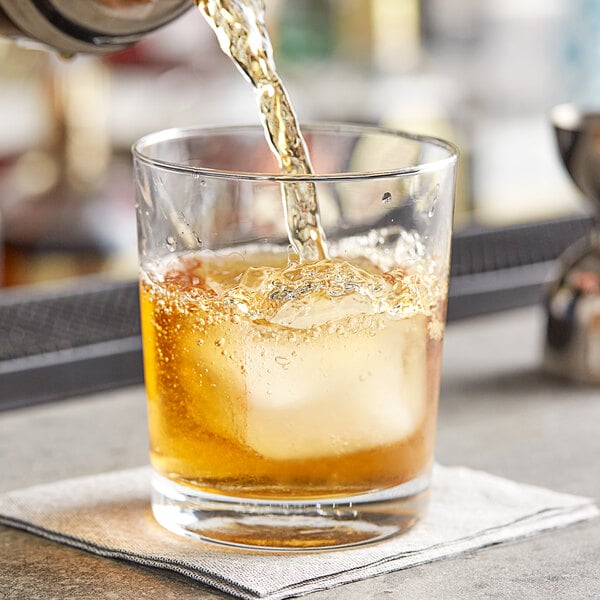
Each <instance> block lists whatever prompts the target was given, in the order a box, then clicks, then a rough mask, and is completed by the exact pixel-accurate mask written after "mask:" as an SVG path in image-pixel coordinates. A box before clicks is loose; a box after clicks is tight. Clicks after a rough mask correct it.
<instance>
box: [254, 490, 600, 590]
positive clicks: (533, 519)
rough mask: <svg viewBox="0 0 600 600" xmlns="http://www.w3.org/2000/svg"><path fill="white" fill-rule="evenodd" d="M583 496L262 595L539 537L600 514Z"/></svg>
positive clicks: (316, 587)
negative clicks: (576, 502)
mask: <svg viewBox="0 0 600 600" xmlns="http://www.w3.org/2000/svg"><path fill="white" fill-rule="evenodd" d="M582 500H583V501H585V503H582V504H581V505H578V506H574V507H567V508H563V507H560V508H552V509H547V510H544V511H542V512H540V513H537V514H535V515H529V516H528V517H525V518H523V519H521V520H518V521H513V522H511V523H507V524H505V525H502V526H500V527H494V528H492V529H489V530H482V531H480V532H479V533H477V534H476V535H472V536H468V537H465V538H460V539H458V540H454V541H452V542H445V543H442V544H439V545H435V546H430V547H428V548H423V550H418V551H416V552H407V553H403V554H399V555H396V556H390V557H387V558H383V559H380V560H378V561H376V562H373V563H371V564H368V565H363V566H360V567H356V568H355V569H348V570H345V571H341V572H339V573H336V574H333V575H328V576H324V577H318V578H314V579H307V580H305V581H303V582H302V583H298V584H292V585H290V586H286V587H284V588H281V589H280V590H277V591H276V592H272V593H269V594H267V595H264V596H260V597H261V598H264V599H265V600H284V599H286V598H292V597H297V596H304V595H306V594H309V593H313V592H317V591H323V590H328V589H331V588H334V587H338V586H341V585H344V584H348V583H354V582H357V581H363V580H366V579H369V578H371V577H377V576H379V575H384V574H386V573H393V572H398V571H403V570H405V569H409V568H412V567H418V566H421V565H424V564H429V563H433V562H437V561H439V560H443V559H446V558H454V557H457V556H460V555H461V554H467V553H469V552H474V551H476V550H480V549H483V548H489V547H491V546H497V545H499V544H503V543H507V542H511V541H516V542H520V541H521V540H526V539H528V538H532V537H535V536H537V535H538V534H543V533H547V532H549V531H552V530H556V529H560V528H563V527H567V526H569V525H574V524H576V523H581V522H583V521H588V520H590V519H594V518H597V517H598V516H600V509H599V508H598V506H597V505H596V504H595V502H594V500H592V499H590V498H582ZM532 523H533V524H535V529H531V527H532Z"/></svg>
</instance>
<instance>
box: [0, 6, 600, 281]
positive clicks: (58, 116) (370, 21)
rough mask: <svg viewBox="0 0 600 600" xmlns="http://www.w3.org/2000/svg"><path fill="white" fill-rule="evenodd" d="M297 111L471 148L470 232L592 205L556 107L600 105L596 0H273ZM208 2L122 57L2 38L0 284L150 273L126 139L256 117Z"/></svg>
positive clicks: (306, 117) (464, 204) (466, 154)
mask: <svg viewBox="0 0 600 600" xmlns="http://www.w3.org/2000/svg"><path fill="white" fill-rule="evenodd" d="M267 16H268V21H269V27H270V31H271V35H272V38H273V42H274V46H275V53H276V60H277V63H278V68H279V72H280V75H281V76H282V78H283V80H284V81H285V82H286V85H287V87H288V89H289V91H290V93H291V96H292V99H293V101H294V103H295V106H296V110H297V112H298V114H299V117H300V120H301V121H304V122H309V121H324V120H335V121H353V122H360V123H373V124H383V125H387V126H392V127H397V128H401V129H404V130H408V131H411V132H417V133H425V134H432V135H437V136H441V137H444V138H446V139H449V140H451V141H453V142H455V143H456V144H457V145H458V146H459V147H460V148H461V152H462V156H461V162H460V169H459V171H460V173H459V190H458V197H457V204H456V223H455V225H456V230H457V231H461V230H469V229H474V228H475V229H476V228H481V229H485V228H498V227H506V226H512V225H518V224H523V223H532V222H538V221H547V220H552V219H558V218H562V217H565V216H569V215H580V214H583V213H586V212H591V209H590V207H589V206H588V205H587V203H586V202H585V201H584V199H583V198H582V197H581V194H580V193H579V192H578V191H577V190H576V189H575V188H574V186H573V184H572V183H571V182H570V180H569V179H568V176H567V175H566V172H565V171H564V170H563V167H562V165H561V163H560V159H559V157H558V153H557V150H556V145H555V141H554V136H553V133H552V128H551V125H550V123H549V110H550V108H551V107H552V106H554V105H555V104H558V103H561V102H566V101H568V102H575V103H577V104H580V105H583V106H588V107H594V101H595V100H596V99H597V98H600V68H598V65H599V64H600V63H599V60H600V3H599V2H597V1H596V0H527V1H526V2H523V0H504V1H503V2H497V1H495V0H453V1H452V2H448V1H447V0H267ZM257 122H258V111H257V108H256V105H255V102H254V98H253V95H252V92H251V89H250V86H249V84H247V83H246V82H245V81H243V80H242V78H241V77H240V75H239V74H238V73H237V71H236V70H235V69H234V68H233V66H232V65H231V64H230V63H229V62H228V60H227V59H226V58H225V57H224V56H223V55H222V54H221V52H220V50H219V49H218V46H217V43H216V40H215V39H214V35H213V33H212V32H211V31H210V30H209V28H208V26H207V25H206V23H205V22H204V19H203V18H202V16H201V15H200V14H198V12H197V11H196V10H194V9H192V10H190V11H189V12H187V13H186V14H185V15H184V16H183V17H181V18H180V19H178V20H177V21H176V22H174V23H172V24H171V25H169V26H167V27H165V28H163V29H161V30H160V31H158V32H156V33H154V34H152V35H150V36H149V37H147V38H146V39H145V40H144V41H143V42H142V43H140V44H138V45H137V46H135V47H133V48H130V49H128V50H126V51H122V52H119V53H117V54H113V55H110V56H105V57H102V58H98V57H89V56H77V57H74V58H71V59H63V58H60V57H58V56H56V55H53V54H51V53H47V52H43V51H40V50H35V49H27V48H23V47H20V46H18V45H16V44H15V43H14V42H11V41H7V40H1V39H0V248H1V256H2V258H1V262H0V265H1V266H0V281H1V285H2V286H4V287H11V286H17V285H23V284H31V283H36V284H40V285H49V284H50V283H51V284H52V285H56V283H57V282H60V281H64V280H67V279H69V278H72V277H74V276H80V275H87V274H93V273H102V274H105V275H108V276H110V277H116V278H124V279H131V278H134V277H135V276H136V274H137V267H136V260H137V257H136V239H135V237H136V228H135V214H134V198H133V185H132V176H131V159H130V146H131V144H132V142H133V141H134V140H135V139H136V138H138V137H140V136H142V135H144V134H146V133H149V132H151V131H155V130H158V129H162V128H166V127H174V126H203V125H231V124H245V123H257Z"/></svg>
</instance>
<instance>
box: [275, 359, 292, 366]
mask: <svg viewBox="0 0 600 600" xmlns="http://www.w3.org/2000/svg"><path fill="white" fill-rule="evenodd" d="M275 362H276V363H277V364H278V365H281V366H282V367H284V368H285V367H287V366H288V365H289V364H290V359H289V358H288V357H287V356H276V357H275Z"/></svg>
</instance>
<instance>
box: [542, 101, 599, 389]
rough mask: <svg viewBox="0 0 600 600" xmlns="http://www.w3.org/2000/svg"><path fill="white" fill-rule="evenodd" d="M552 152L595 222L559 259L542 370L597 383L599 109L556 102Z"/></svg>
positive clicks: (548, 303)
mask: <svg viewBox="0 0 600 600" xmlns="http://www.w3.org/2000/svg"><path fill="white" fill-rule="evenodd" d="M552 124H553V126H554V131H555V134H556V139H557V142H558V150H559V153H560V156H561V158H562V160H563V163H564V165H565V167H566V169H567V171H568V172H569V174H570V175H571V178H572V179H573V181H574V182H575V184H576V185H577V186H578V187H579V189H580V190H581V191H582V192H583V193H584V194H585V195H586V197H587V198H588V199H589V200H590V201H591V202H593V203H594V208H595V211H596V225H595V227H594V228H593V229H592V231H591V232H590V233H589V234H588V236H587V237H585V238H583V239H581V240H580V241H579V242H577V243H575V244H574V245H573V246H572V247H571V248H569V249H567V251H566V252H565V253H564V254H563V255H562V256H561V257H560V259H559V261H558V264H557V271H556V273H555V277H554V279H553V282H552V284H551V285H550V286H549V288H548V292H547V296H546V308H547V311H548V322H547V332H546V347H545V352H544V365H545V368H546V370H547V371H549V372H551V373H555V374H558V375H562V376H564V377H567V378H569V379H573V380H576V381H581V382H586V383H600V113H598V112H590V111H585V110H581V109H578V108H577V107H575V106H573V105H561V106H558V107H556V108H555V109H554V111H553V112H552Z"/></svg>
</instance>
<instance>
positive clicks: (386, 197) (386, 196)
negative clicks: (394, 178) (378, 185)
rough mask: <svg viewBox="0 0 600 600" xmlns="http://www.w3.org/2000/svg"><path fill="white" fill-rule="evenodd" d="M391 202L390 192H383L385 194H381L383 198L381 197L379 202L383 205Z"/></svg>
mask: <svg viewBox="0 0 600 600" xmlns="http://www.w3.org/2000/svg"><path fill="white" fill-rule="evenodd" d="M391 201H392V194H391V192H385V194H383V196H381V202H383V204H389V203H390V202H391Z"/></svg>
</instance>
